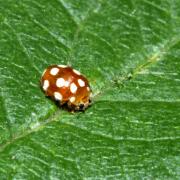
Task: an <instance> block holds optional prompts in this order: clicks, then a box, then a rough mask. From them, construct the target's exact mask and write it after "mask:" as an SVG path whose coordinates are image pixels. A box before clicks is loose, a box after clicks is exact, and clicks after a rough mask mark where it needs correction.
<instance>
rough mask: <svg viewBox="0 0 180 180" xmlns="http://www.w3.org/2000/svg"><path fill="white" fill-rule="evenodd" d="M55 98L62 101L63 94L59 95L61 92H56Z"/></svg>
mask: <svg viewBox="0 0 180 180" xmlns="http://www.w3.org/2000/svg"><path fill="white" fill-rule="evenodd" d="M54 98H55V99H56V100H60V101H61V100H62V98H63V97H62V95H61V93H59V92H54Z"/></svg>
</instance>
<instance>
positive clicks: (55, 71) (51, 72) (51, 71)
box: [50, 67, 59, 76]
mask: <svg viewBox="0 0 180 180" xmlns="http://www.w3.org/2000/svg"><path fill="white" fill-rule="evenodd" d="M58 72H59V69H58V68H56V67H54V68H52V69H51V70H50V74H51V75H53V76H55V75H57V73H58Z"/></svg>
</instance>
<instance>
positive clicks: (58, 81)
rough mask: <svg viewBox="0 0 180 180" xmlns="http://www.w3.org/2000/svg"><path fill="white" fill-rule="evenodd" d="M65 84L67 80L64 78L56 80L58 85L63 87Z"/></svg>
mask: <svg viewBox="0 0 180 180" xmlns="http://www.w3.org/2000/svg"><path fill="white" fill-rule="evenodd" d="M64 85H65V80H64V79H63V78H58V79H57V81H56V86H57V87H63V86H64Z"/></svg>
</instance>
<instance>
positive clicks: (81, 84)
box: [78, 79, 85, 87]
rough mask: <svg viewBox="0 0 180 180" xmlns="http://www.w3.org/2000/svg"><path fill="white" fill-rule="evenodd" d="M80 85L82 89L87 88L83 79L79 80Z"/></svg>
mask: <svg viewBox="0 0 180 180" xmlns="http://www.w3.org/2000/svg"><path fill="white" fill-rule="evenodd" d="M78 84H79V86H80V87H84V86H85V82H84V81H83V80H82V79H78Z"/></svg>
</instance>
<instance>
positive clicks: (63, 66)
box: [58, 64, 67, 68]
mask: <svg viewBox="0 0 180 180" xmlns="http://www.w3.org/2000/svg"><path fill="white" fill-rule="evenodd" d="M58 67H61V68H66V67H67V66H66V65H61V64H60V65H58Z"/></svg>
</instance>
